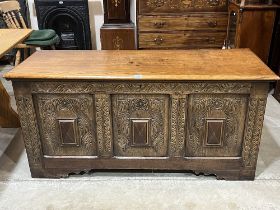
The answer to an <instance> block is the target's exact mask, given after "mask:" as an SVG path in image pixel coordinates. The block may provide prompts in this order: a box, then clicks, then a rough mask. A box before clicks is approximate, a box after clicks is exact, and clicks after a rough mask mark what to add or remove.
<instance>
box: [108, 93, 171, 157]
mask: <svg viewBox="0 0 280 210" xmlns="http://www.w3.org/2000/svg"><path fill="white" fill-rule="evenodd" d="M112 110H113V136H114V140H113V142H114V155H115V156H125V157H165V156H167V154H168V140H169V132H168V130H169V129H168V126H169V120H168V119H169V97H168V95H114V96H113V97H112Z"/></svg>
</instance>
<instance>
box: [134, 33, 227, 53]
mask: <svg viewBox="0 0 280 210" xmlns="http://www.w3.org/2000/svg"><path fill="white" fill-rule="evenodd" d="M225 38H226V32H212V33H211V32H197V31H194V32H186V33H183V32H181V33H176V34H171V33H170V34H167V33H139V48H140V49H141V48H142V49H168V48H185V49H193V48H222V46H223V43H224V40H225Z"/></svg>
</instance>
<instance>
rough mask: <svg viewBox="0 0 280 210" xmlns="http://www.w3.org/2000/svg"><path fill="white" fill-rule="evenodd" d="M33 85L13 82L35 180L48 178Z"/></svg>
mask: <svg viewBox="0 0 280 210" xmlns="http://www.w3.org/2000/svg"><path fill="white" fill-rule="evenodd" d="M30 85H31V83H24V82H13V87H14V90H15V97H16V103H17V110H18V114H19V118H20V123H21V130H22V135H23V139H24V142H25V148H26V152H27V158H28V162H29V167H30V171H31V175H32V177H33V178H39V177H46V174H45V171H44V167H43V153H42V147H41V141H40V134H39V128H38V123H37V119H36V114H35V107H34V104H33V98H32V94H31V90H30V89H31V87H30Z"/></svg>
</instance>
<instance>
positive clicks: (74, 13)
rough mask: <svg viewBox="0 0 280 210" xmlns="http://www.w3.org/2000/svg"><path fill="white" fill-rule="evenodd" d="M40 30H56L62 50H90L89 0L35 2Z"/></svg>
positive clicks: (59, 46) (42, 0) (37, 0)
mask: <svg viewBox="0 0 280 210" xmlns="http://www.w3.org/2000/svg"><path fill="white" fill-rule="evenodd" d="M35 7H36V13H37V19H38V26H39V29H48V28H49V29H54V30H55V31H56V33H57V34H58V35H59V36H60V42H59V44H58V45H57V46H56V48H57V49H61V50H90V49H92V47H91V35H90V25H89V11H88V1H87V0H35Z"/></svg>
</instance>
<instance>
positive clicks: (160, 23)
mask: <svg viewBox="0 0 280 210" xmlns="http://www.w3.org/2000/svg"><path fill="white" fill-rule="evenodd" d="M165 25H166V22H155V23H154V27H156V28H163V27H164V26H165Z"/></svg>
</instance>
